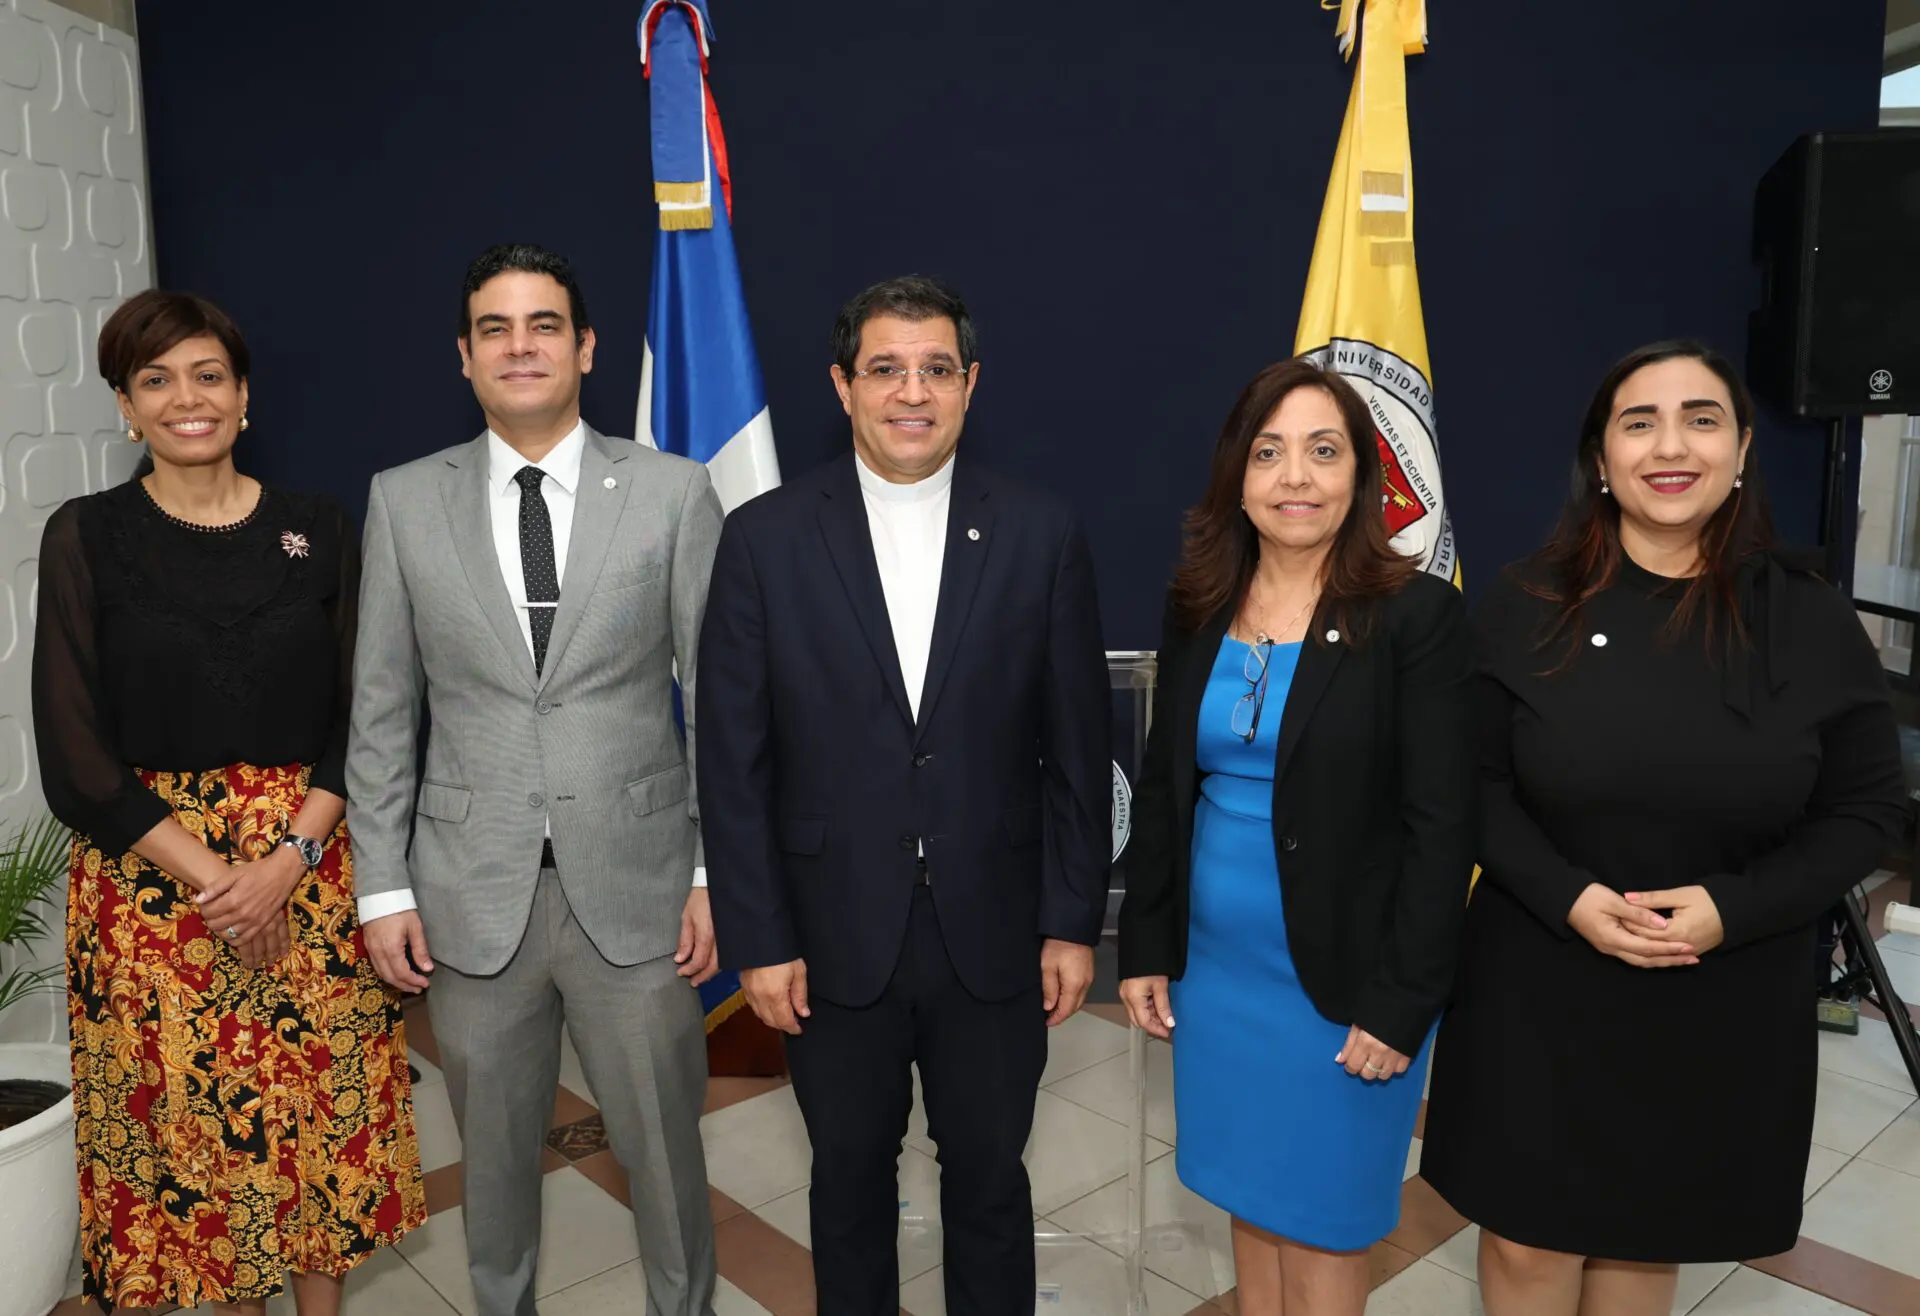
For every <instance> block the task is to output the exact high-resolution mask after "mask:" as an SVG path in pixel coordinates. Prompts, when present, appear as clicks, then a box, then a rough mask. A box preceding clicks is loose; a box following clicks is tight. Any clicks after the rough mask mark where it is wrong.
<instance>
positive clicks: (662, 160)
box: [633, 0, 780, 512]
mask: <svg viewBox="0 0 1920 1316" xmlns="http://www.w3.org/2000/svg"><path fill="white" fill-rule="evenodd" d="M639 37H640V63H641V67H642V68H643V69H644V70H645V73H646V77H647V83H648V100H649V103H650V105H651V107H652V116H653V132H652V137H653V195H654V201H655V202H656V204H657V208H658V213H659V231H658V232H657V234H656V235H655V237H654V244H653V295H652V303H651V305H650V306H649V307H648V309H647V341H646V348H645V352H644V354H643V356H642V357H641V364H640V408H639V415H638V416H637V417H636V419H635V421H634V426H633V429H634V436H635V437H636V438H638V439H639V440H640V442H642V443H645V444H650V445H652V446H653V447H656V448H659V449H661V450H662V451H664V452H677V453H679V454H680V455H681V456H683V457H691V458H693V459H694V460H695V461H701V462H705V463H706V464H707V470H708V473H709V474H711V475H712V477H713V488H714V492H715V493H717V494H718V495H719V497H720V505H721V507H723V508H724V509H726V510H727V511H729V512H731V511H732V510H733V509H734V508H736V507H738V506H739V505H740V504H741V503H744V502H746V501H747V499H749V498H752V497H753V496H754V495H756V494H761V493H765V492H766V491H767V490H768V489H771V488H773V487H774V486H775V485H777V484H779V483H780V464H779V461H778V459H777V458H776V457H775V455H774V450H773V422H772V421H771V420H770V419H769V418H768V416H767V392H766V386H765V385H764V384H763V383H762V382H761V380H760V359H759V357H758V356H756V355H755V353H754V350H753V331H752V329H751V327H750V326H749V325H748V323H747V299H746V294H745V293H744V292H743V291H742V289H741V287H740V265H739V262H738V261H737V260H736V259H735V258H734V254H733V224H732V220H733V189H732V182H731V179H730V178H729V177H728V174H727V142H726V138H725V137H723V136H722V135H721V132H720V111H719V109H718V108H717V107H716V106H715V105H714V102H713V92H712V91H711V90H710V89H709V88H708V86H707V76H706V75H707V60H708V58H709V56H710V54H711V52H712V48H713V20H712V19H711V18H710V17H709V16H708V13H707V0H651V3H649V4H648V5H647V7H646V9H645V10H644V11H643V12H642V13H641V15H640V24H639ZM716 191H718V193H719V198H718V202H719V203H718V204H716V203H715V195H714V194H715V192H716Z"/></svg>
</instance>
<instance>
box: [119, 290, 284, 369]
mask: <svg viewBox="0 0 1920 1316" xmlns="http://www.w3.org/2000/svg"><path fill="white" fill-rule="evenodd" d="M189 338H212V339H215V340H217V341H218V342H219V344H220V346H221V347H223V348H225V349H226V353H227V360H228V362H229V363H230V364H231V365H232V366H233V373H234V377H235V378H236V379H245V378H246V377H247V373H248V370H249V368H250V367H251V366H252V364H253V358H252V357H251V356H250V355H249V354H248V352H247V340H246V339H244V338H242V337H241V336H240V327H239V326H238V325H236V324H235V323H234V322H233V319H232V317H230V316H229V315H228V314H227V313H226V312H225V311H223V310H221V309H220V308H219V307H218V306H215V305H214V304H213V303H212V302H210V301H208V300H206V299H205V298H204V297H195V296H194V295H193V294H191V293H184V292H162V291H161V290H160V289H158V288H149V289H148V290H147V291H145V292H139V293H135V294H134V295H133V296H132V297H129V298H128V299H127V300H126V301H125V302H123V303H122V304H121V306H120V309H119V310H117V311H115V312H114V313H113V314H112V315H110V316H108V317H107V322H106V324H104V325H103V326H101V329H100V378H102V379H104V380H106V381H107V383H108V385H109V386H110V387H112V388H114V389H116V390H118V391H120V392H123V393H124V392H126V389H127V384H128V381H130V380H131V379H132V378H133V372H134V371H136V370H138V369H140V367H141V366H144V365H150V364H152V363H153V362H154V361H157V360H159V359H160V358H161V357H163V356H165V355H166V354H167V353H168V352H171V351H172V350H173V349H174V348H176V347H178V346H179V345H180V344H181V343H184V342H186V341H187V339H189Z"/></svg>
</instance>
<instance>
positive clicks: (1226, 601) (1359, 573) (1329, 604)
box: [1172, 357, 1419, 642]
mask: <svg viewBox="0 0 1920 1316" xmlns="http://www.w3.org/2000/svg"><path fill="white" fill-rule="evenodd" d="M1297 388H1317V389H1319V390H1321V391H1322V392H1324V393H1326V394H1327V395H1328V396H1330V397H1331V398H1332V399H1333V402H1334V405H1335V406H1336V407H1338V408H1339V409H1340V419H1341V421H1342V423H1343V424H1344V425H1345V426H1346V430H1347V438H1348V439H1349V440H1350V441H1351V446H1352V448H1353V456H1354V473H1353V504H1352V506H1351V507H1349V508H1348V509H1347V519H1346V520H1344V521H1342V522H1341V523H1340V528H1339V529H1338V530H1337V531H1335V532H1334V537H1333V546H1332V548H1331V549H1330V551H1329V552H1328V554H1327V561H1326V567H1325V569H1324V570H1325V578H1324V579H1323V580H1322V581H1321V586H1320V599H1321V602H1320V610H1321V611H1322V612H1325V611H1326V610H1327V609H1329V608H1331V609H1332V612H1331V615H1332V617H1333V618H1334V623H1333V624H1334V625H1335V626H1337V627H1338V628H1339V629H1340V631H1341V633H1342V634H1343V635H1345V636H1347V637H1349V638H1351V639H1352V640H1354V641H1355V642H1359V641H1362V640H1364V639H1365V638H1366V635H1367V631H1368V629H1369V620H1370V618H1369V614H1370V612H1371V609H1370V608H1369V607H1367V606H1365V605H1366V603H1367V602H1368V601H1369V600H1371V599H1373V598H1375V597H1377V596H1379V595H1381V594H1390V593H1392V592H1393V591H1395V590H1397V589H1399V588H1400V587H1401V586H1402V585H1403V584H1405V583H1406V582H1407V580H1408V578H1409V577H1411V576H1412V575H1413V574H1414V573H1415V572H1416V571H1418V570H1419V566H1418V564H1417V563H1415V562H1414V561H1413V559H1411V558H1409V557H1405V556H1403V555H1402V554H1400V553H1398V552H1396V551H1394V548H1393V545H1392V543H1391V542H1390V540H1389V537H1388V535H1387V524H1386V520H1385V518H1384V517H1383V516H1382V515H1381V512H1380V508H1381V502H1380V500H1381V494H1382V490H1383V477H1382V475H1381V471H1380V457H1379V449H1378V447H1377V444H1378V442H1379V440H1378V439H1377V438H1376V437H1375V435H1374V428H1373V414H1372V412H1370V411H1369V410H1368V409H1367V404H1366V402H1365V401H1364V400H1362V398H1361V397H1360V395H1359V394H1358V393H1356V392H1355V391H1354V388H1353V385H1351V384H1349V383H1348V382H1347V381H1346V380H1344V379H1342V378H1341V377H1340V376H1339V375H1337V374H1335V373H1334V372H1333V371H1331V370H1325V369H1322V368H1321V367H1320V366H1318V365H1316V364H1315V363H1314V362H1312V361H1310V360H1308V359H1307V358H1305V357H1294V358H1292V359H1291V360H1287V361H1281V362H1279V363H1278V364H1275V365H1270V366H1268V367H1267V368H1266V369H1265V370H1262V371H1261V372H1260V373H1259V374H1257V375H1255V376H1254V377H1253V380H1252V382H1251V383H1249V384H1248V385H1247V386H1246V387H1245V388H1244V389H1242V390H1241V391H1240V397H1239V399H1238V400H1237V401H1236V402H1235V403H1234V404H1233V410H1232V411H1230V412H1228V413H1227V423H1226V424H1225V425H1224V426H1223V427H1222V428H1221V430H1220V438H1219V440H1218V441H1217V442H1216V443H1215V444H1214V445H1213V472H1212V475H1211V476H1210V477H1209V478H1208V480H1207V491H1206V493H1205V494H1204V495H1202V496H1201V499H1200V501H1199V502H1198V503H1196V504H1195V505H1194V506H1193V507H1192V508H1190V509H1189V510H1188V512H1187V516H1186V534H1185V542H1184V544H1183V546H1182V549H1181V553H1180V566H1179V568H1178V569H1177V570H1176V571H1175V572H1174V576H1173V591H1172V605H1173V612H1174V617H1175V619H1176V621H1177V622H1178V623H1179V625H1180V626H1181V627H1182V628H1183V629H1185V630H1186V631H1188V632H1189V633H1191V632H1193V631H1197V630H1199V629H1200V628H1201V627H1202V626H1204V625H1206V624H1207V622H1208V621H1210V620H1211V619H1212V618H1213V617H1215V616H1216V615H1217V614H1218V613H1219V612H1220V610H1221V609H1222V608H1225V607H1228V606H1229V605H1231V606H1232V607H1234V608H1236V609H1237V608H1238V607H1239V606H1240V605H1241V604H1242V603H1243V602H1245V601H1246V597H1247V590H1248V589H1249V588H1250V587H1251V586H1252V584H1253V572H1254V568H1255V567H1256V566H1257V565H1258V563H1259V561H1260V536H1259V534H1258V533H1257V532H1256V531H1255V530H1254V528H1253V522H1252V521H1250V520H1248V519H1247V514H1246V511H1245V510H1244V509H1243V508H1242V507H1241V505H1240V499H1241V490H1242V488H1243V487H1244V486H1245V483H1246V477H1247V455H1248V454H1249V453H1250V452H1252V451H1253V441H1254V439H1255V438H1256V437H1258V435H1259V433H1260V431H1261V428H1262V427H1263V426H1264V425H1265V424H1266V423H1267V418H1268V417H1269V416H1271V415H1273V413H1274V409H1275V408H1277V407H1278V406H1279V405H1280V403H1281V401H1282V400H1283V399H1284V398H1285V397H1286V396H1287V395H1288V394H1289V393H1291V392H1293V391H1294V390H1295V389H1297ZM1318 615H1320V614H1319V613H1316V617H1317V616H1318Z"/></svg>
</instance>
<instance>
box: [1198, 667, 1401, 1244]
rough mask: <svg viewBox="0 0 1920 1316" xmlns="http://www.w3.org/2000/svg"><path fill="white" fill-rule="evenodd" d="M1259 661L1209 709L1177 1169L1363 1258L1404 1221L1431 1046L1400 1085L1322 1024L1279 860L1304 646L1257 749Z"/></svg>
mask: <svg viewBox="0 0 1920 1316" xmlns="http://www.w3.org/2000/svg"><path fill="white" fill-rule="evenodd" d="M1247 649H1248V646H1247V645H1245V644H1243V643H1241V642H1240V641H1238V640H1236V639H1234V638H1233V637H1232V636H1228V637H1226V638H1225V639H1224V640H1222V642H1221V645H1220V653H1219V655H1218V657H1217V658H1216V659H1215V660H1214V665H1213V672H1212V675H1211V676H1210V677H1209V678H1208V682H1207V690H1206V694H1205V696H1204V697H1203V698H1202V700H1201V704H1200V725H1199V735H1198V739H1197V756H1198V767H1199V770H1200V773H1201V778H1200V802H1199V805H1198V807H1197V809H1196V811H1195V816H1194V825H1193V891H1192V898H1191V902H1190V910H1189V923H1188V929H1187V971H1186V976H1185V977H1184V978H1182V979H1181V980H1180V981H1179V982H1176V983H1174V984H1173V988H1172V1005H1173V1017H1174V1020H1175V1027H1174V1032H1173V1082H1174V1106H1175V1112H1176V1116H1177V1118H1178V1121H1179V1139H1178V1143H1177V1146H1176V1150H1175V1167H1176V1169H1177V1171H1178V1173H1179V1175H1180V1181H1181V1182H1182V1183H1184V1184H1185V1185H1186V1186H1187V1187H1188V1188H1189V1189H1191V1190H1192V1191H1193V1192H1195V1193H1197V1194H1199V1195H1200V1196H1201V1197H1203V1198H1205V1199H1206V1200H1207V1201H1209V1202H1212V1203H1213V1204H1214V1205H1215V1206H1218V1207H1220V1208H1221V1209H1222V1210H1225V1211H1227V1212H1229V1213H1231V1214H1232V1215H1234V1216H1237V1217H1239V1218H1240V1219H1242V1220H1244V1221H1246V1222H1247V1223H1248V1224H1252V1225H1257V1226H1258V1227H1260V1228H1261V1229H1265V1230H1268V1231H1270V1232H1272V1233H1275V1234H1279V1235H1280V1236H1282V1237H1283V1238H1288V1239H1291V1240H1293V1241H1294V1242H1297V1243H1304V1244H1307V1245H1308V1246H1310V1247H1318V1248H1325V1249H1328V1250H1332V1251H1358V1250H1361V1249H1363V1248H1368V1247H1371V1246H1372V1245H1373V1244H1374V1243H1376V1242H1377V1241H1379V1240H1380V1239H1381V1238H1383V1237H1384V1236H1386V1235H1387V1234H1388V1233H1390V1232H1392V1230H1393V1228H1394V1227H1395V1226H1396V1225H1397V1224H1398V1223H1399V1220H1400V1184H1401V1180H1402V1178H1403V1177H1404V1175H1405V1171H1406V1162H1407V1149H1408V1146H1409V1144H1410V1142H1411V1141H1412V1138H1413V1125H1414V1120H1415V1119H1416V1117H1417V1116H1418V1115H1419V1112H1420V1096H1421V1092H1422V1090H1423V1089H1424V1088H1425V1086H1426V1069H1427V1058H1428V1056H1429V1055H1430V1054H1431V1052H1432V1034H1431V1033H1429V1034H1428V1040H1427V1043H1426V1044H1425V1045H1423V1046H1422V1047H1421V1049H1420V1054H1419V1055H1418V1056H1416V1057H1415V1058H1414V1063H1413V1064H1412V1065H1410V1066H1409V1067H1408V1069H1407V1072H1406V1073H1405V1074H1404V1075H1402V1076H1401V1077H1399V1078H1396V1079H1393V1080H1391V1081H1389V1082H1373V1083H1369V1082H1365V1081H1363V1080H1361V1079H1359V1078H1356V1077H1353V1076H1351V1075H1349V1074H1348V1073H1347V1071H1346V1069H1345V1068H1344V1067H1342V1066H1340V1065H1336V1064H1334V1062H1333V1058H1334V1056H1336V1055H1338V1054H1339V1052H1340V1048H1341V1047H1342V1045H1344V1044H1345V1042H1346V1040H1347V1027H1348V1025H1349V1024H1350V1023H1351V1022H1352V1021H1351V1020H1342V1021H1340V1022H1337V1023H1336V1022H1333V1021H1330V1020H1327V1019H1323V1018H1321V1017H1320V1015H1319V1014H1318V1013H1317V1012H1316V1011H1315V1010H1314V1008H1313V1005H1312V1004H1311V1002H1309V1001H1308V1000H1307V996H1306V993H1305V991H1304V990H1303V989H1302V988H1301V986H1300V978H1299V975H1298V974H1297V973H1296V972H1295V971H1294V966H1293V957H1292V955H1291V954H1290V953H1289V952H1288V949H1287V920H1286V915H1285V913H1284V912H1283V911H1282V909H1281V904H1280V887H1281V883H1282V882H1283V881H1284V880H1285V879H1284V877H1283V876H1282V874H1281V873H1280V872H1279V869H1278V866H1277V864H1276V862H1275V858H1274V845H1273V765H1274V757H1275V753H1276V751H1277V749H1278V747H1279V740H1280V722H1281V712H1282V710H1283V709H1284V708H1285V707H1286V701H1287V691H1288V689H1289V688H1290V687H1291V685H1292V683H1293V674H1294V671H1295V670H1296V668H1297V666H1298V664H1299V660H1300V646H1299V645H1298V644H1283V645H1276V646H1275V647H1274V649H1273V653H1272V656H1271V657H1270V658H1269V660H1268V667H1269V671H1268V678H1267V679H1268V686H1267V695H1266V704H1265V707H1264V708H1263V710H1262V711H1261V714H1260V730H1259V735H1258V737H1257V738H1256V739H1255V740H1254V742H1253V743H1252V744H1248V743H1247V742H1246V741H1245V740H1244V739H1242V737H1241V736H1240V735H1239V734H1238V733H1236V732H1235V731H1234V730H1233V727H1232V720H1233V710H1234V705H1235V704H1236V703H1237V702H1238V701H1239V700H1240V698H1241V696H1243V695H1245V694H1246V692H1247V681H1246V677H1245V675H1244V669H1245V666H1246V661H1247ZM1244 724H1245V715H1244V714H1243V715H1242V725H1244ZM1302 767H1303V768H1305V770H1308V771H1311V770H1312V769H1311V765H1310V764H1308V765H1302Z"/></svg>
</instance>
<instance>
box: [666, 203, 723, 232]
mask: <svg viewBox="0 0 1920 1316" xmlns="http://www.w3.org/2000/svg"><path fill="white" fill-rule="evenodd" d="M660 227H661V229H662V230H663V231H665V232H668V233H672V232H675V231H676V230H679V229H690V228H712V227H713V207H712V206H701V207H700V208H699V209H697V210H664V209H663V210H662V211H661V212H660Z"/></svg>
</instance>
